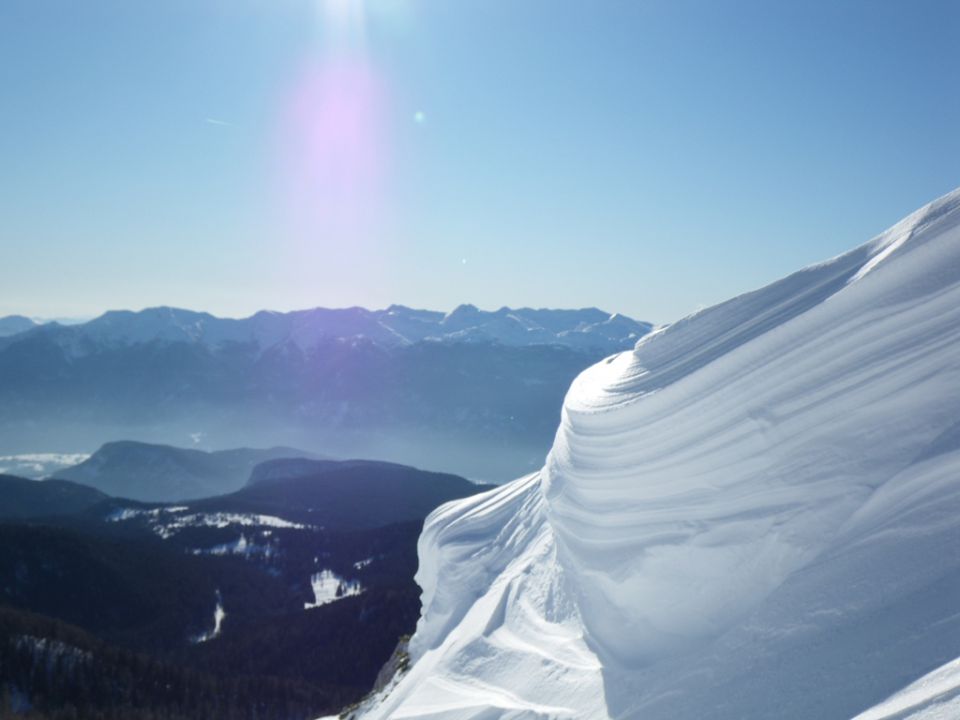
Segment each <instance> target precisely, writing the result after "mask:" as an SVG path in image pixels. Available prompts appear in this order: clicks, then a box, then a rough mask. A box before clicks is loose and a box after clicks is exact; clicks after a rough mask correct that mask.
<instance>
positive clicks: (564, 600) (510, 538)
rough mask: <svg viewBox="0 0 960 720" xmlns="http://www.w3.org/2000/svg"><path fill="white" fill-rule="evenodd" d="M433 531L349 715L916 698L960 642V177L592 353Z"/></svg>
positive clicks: (602, 710) (678, 712) (477, 718)
mask: <svg viewBox="0 0 960 720" xmlns="http://www.w3.org/2000/svg"><path fill="white" fill-rule="evenodd" d="M419 552H420V568H419V570H418V574H417V582H418V583H419V584H420V586H421V587H422V589H423V595H422V600H423V608H424V609H423V616H422V617H421V619H420V622H419V624H418V627H417V631H416V634H415V635H414V637H413V638H412V640H411V642H410V654H411V659H412V661H413V665H412V667H411V669H410V670H409V672H408V673H406V674H405V675H404V676H403V677H402V678H401V679H400V680H399V681H398V682H397V683H396V684H395V687H393V688H392V690H390V691H389V692H384V693H380V694H379V695H378V696H376V697H375V698H373V699H371V700H369V701H367V702H366V703H364V705H363V706H362V707H361V708H360V710H359V711H356V712H354V713H353V715H352V716H353V717H362V718H365V719H368V720H374V719H376V718H391V719H400V718H431V719H437V720H438V719H440V718H447V719H453V718H457V719H467V718H470V719H472V720H496V719H499V718H504V719H506V718H511V719H515V718H596V719H601V718H643V719H644V720H658V719H662V720H667V719H669V720H687V719H689V720H694V719H697V720H699V719H700V718H713V719H716V720H734V719H735V718H736V719H738V720H740V719H752V718H756V719H758V720H759V719H761V718H763V719H766V718H779V719H781V720H809V719H810V718H817V719H818V720H819V719H829V718H837V719H838V720H839V719H844V718H847V719H848V718H851V717H853V716H855V715H857V714H858V713H861V712H864V711H865V710H866V709H868V708H871V707H873V706H876V705H877V704H878V703H883V704H881V705H879V706H877V707H876V708H874V709H873V710H870V711H869V712H872V713H874V714H873V715H870V714H869V712H868V713H867V714H865V715H863V716H862V718H861V719H860V720H864V719H865V718H892V717H901V715H897V714H896V713H897V712H900V710H898V708H900V707H901V705H902V706H903V707H907V705H905V704H904V703H910V702H913V700H912V698H914V697H917V696H918V693H924V692H927V690H928V689H929V688H930V687H931V686H932V685H935V684H936V683H938V682H939V680H938V679H936V678H941V677H942V675H936V674H935V675H934V676H933V677H934V678H935V680H933V681H930V682H927V683H926V685H924V684H923V683H924V682H926V681H921V683H920V690H917V688H916V686H910V687H908V688H907V689H906V690H904V694H903V695H898V696H895V697H894V698H891V699H890V700H887V701H886V702H884V699H885V698H890V696H891V695H893V694H894V693H896V692H898V691H899V690H901V689H902V688H904V687H906V686H908V685H910V683H911V682H913V681H915V680H917V678H920V677H922V676H924V675H925V674H926V673H929V672H931V671H932V670H935V669H936V668H938V667H940V666H942V665H944V663H947V662H949V661H951V660H953V659H954V658H957V657H958V656H960V610H958V604H960V602H958V601H960V190H958V191H955V192H953V193H951V194H949V195H947V196H945V197H943V198H941V199H939V200H937V201H936V202H934V203H931V204H930V205H928V206H926V207H924V208H922V209H921V210H919V211H917V212H916V213H914V214H912V215H910V216H909V217H907V218H906V219H904V220H903V221H901V222H900V223H898V224H897V225H896V226H894V227H893V228H891V229H890V230H888V231H887V232H885V233H884V234H882V235H881V236H879V237H878V238H876V239H874V240H873V241H871V242H869V243H867V244H865V245H863V246H861V247H858V248H856V249H854V250H852V251H851V252H848V253H846V254H844V255H841V256H839V257H837V258H834V259H832V260H829V261H827V262H824V263H821V264H819V265H815V266H812V267H808V268H806V269H804V270H801V271H800V272H797V273H795V274H793V275H791V276H789V277H787V278H785V279H783V280H781V281H779V282H776V283H774V284H772V285H770V286H768V287H766V288H763V289H761V290H758V291H756V292H753V293H748V294H746V295H742V296H740V297H737V298H734V299H733V300H730V301H728V302H726V303H723V304H721V305H718V306H716V307H713V308H709V309H707V310H703V311H701V312H698V313H696V314H694V315H692V316H690V317H688V318H685V319H684V320H682V321H680V322H678V323H676V324H674V325H672V326H670V327H667V328H663V329H659V330H658V331H656V332H654V333H652V334H650V335H648V336H646V337H644V338H643V339H641V340H640V341H639V342H638V344H637V346H636V349H635V350H634V351H632V352H624V353H621V354H619V355H616V356H613V357H611V358H608V359H607V360H606V361H604V362H601V363H599V364H597V365H596V366H594V367H592V368H590V369H589V370H587V371H585V372H584V373H583V374H582V375H581V376H580V377H579V378H578V379H577V380H576V381H575V382H574V384H573V386H572V387H571V388H570V391H569V393H568V395H567V398H566V401H565V404H564V410H563V415H562V420H561V425H560V428H559V430H558V432H557V436H556V440H555V443H554V446H553V449H552V450H551V452H550V454H549V456H548V458H547V461H546V465H545V466H544V468H543V469H542V470H541V471H540V472H538V473H534V474H532V475H529V476H527V477H525V478H522V479H520V480H517V481H515V482H513V483H511V484H509V485H506V486H503V487H501V488H498V489H495V490H493V491H491V492H488V493H485V494H483V495H479V496H474V497H470V498H466V499H464V500H460V501H456V502H454V503H450V504H447V505H444V506H442V507H441V508H439V509H438V510H437V511H435V512H434V513H433V514H432V515H431V516H430V517H429V518H428V520H427V522H426V525H425V528H424V531H423V534H422V536H421V538H420V545H419ZM950 667H952V666H948V669H947V670H944V671H942V672H943V673H945V674H946V675H947V676H949V678H951V679H949V682H953V679H952V678H954V677H955V675H953V674H952V673H953V672H954V671H955V668H954V670H949V668H950ZM938 672H940V671H938ZM945 682H947V681H945ZM937 687H939V685H937ZM954 687H955V685H954ZM947 692H948V694H949V692H953V691H947ZM938 693H939V691H938V690H937V688H936V687H934V688H933V689H932V690H930V691H929V693H928V696H929V698H934V696H936V697H940V696H941V695H942V693H939V694H938ZM928 696H924V697H928ZM896 698H901V700H897V701H896V702H894V701H895V700H896ZM902 698H906V699H905V700H904V699H902ZM941 699H943V700H944V702H954V701H955V699H954V697H953V696H949V697H946V698H945V699H944V698H941ZM921 702H927V703H928V706H925V708H926V709H925V710H924V711H926V710H930V711H931V712H933V711H934V710H933V708H935V706H934V704H931V703H932V702H933V700H929V699H928V700H921ZM938 702H939V701H938ZM891 703H893V704H891ZM896 703H901V704H900V705H898V704H896ZM884 713H886V714H884ZM891 713H892V714H891ZM949 716H950V717H960V715H958V714H953V715H949ZM903 717H911V716H909V715H904V716H903ZM917 717H918V718H919V717H924V718H932V717H939V716H937V715H930V714H928V715H917Z"/></svg>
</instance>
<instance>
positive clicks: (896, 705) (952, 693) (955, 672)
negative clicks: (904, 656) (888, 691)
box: [854, 659, 960, 720]
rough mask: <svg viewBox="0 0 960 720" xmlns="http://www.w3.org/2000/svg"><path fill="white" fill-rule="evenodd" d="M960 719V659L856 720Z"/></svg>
mask: <svg viewBox="0 0 960 720" xmlns="http://www.w3.org/2000/svg"><path fill="white" fill-rule="evenodd" d="M957 718H960V659H957V660H954V661H953V662H949V663H947V664H946V665H944V666H943V667H940V668H937V669H936V670H934V671H933V672H932V673H930V674H928V675H924V676H923V677H922V678H920V679H919V680H917V681H916V682H915V683H912V684H911V685H910V686H909V687H906V688H904V689H903V690H901V691H900V692H898V693H897V694H896V695H894V696H893V697H891V698H889V699H888V700H885V701H884V702H882V703H880V704H879V705H877V706H875V707H872V708H870V709H869V710H867V711H866V712H865V713H861V714H860V715H857V717H856V718H854V720H956V719H957Z"/></svg>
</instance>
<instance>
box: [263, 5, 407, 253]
mask: <svg viewBox="0 0 960 720" xmlns="http://www.w3.org/2000/svg"><path fill="white" fill-rule="evenodd" d="M319 9H320V12H319V38H318V40H319V42H318V46H317V47H316V48H315V52H314V53H313V55H312V56H311V57H309V58H306V59H305V61H304V63H303V68H302V70H301V72H300V75H299V77H298V78H297V79H296V81H295V82H294V83H293V85H292V87H291V90H290V92H289V94H288V97H287V99H286V101H285V104H284V112H283V115H282V118H281V127H280V144H281V148H282V151H281V153H280V155H281V163H282V167H281V177H282V184H281V192H282V194H283V205H284V207H285V214H286V217H287V220H288V222H287V223H286V225H287V228H288V230H290V231H292V232H293V235H294V237H295V238H297V239H298V240H299V243H298V244H299V246H300V248H299V251H298V253H297V254H298V255H299V256H300V259H301V260H312V259H321V258H322V259H323V260H325V261H329V260H331V259H332V258H333V257H334V256H340V257H342V258H344V259H348V258H349V256H351V255H353V256H357V254H358V252H359V253H363V252H364V251H365V250H368V249H369V245H370V244H371V243H372V242H373V241H374V239H375V236H376V235H377V234H378V232H379V230H381V225H382V222H383V215H384V212H385V202H384V184H385V182H386V168H387V155H388V151H389V147H388V145H389V143H388V142H387V137H386V134H387V133H386V130H387V123H386V117H387V113H388V110H387V107H386V105H387V100H386V92H385V89H384V83H383V81H382V79H381V76H380V73H379V72H378V69H377V67H376V65H375V63H374V62H373V61H372V58H371V55H370V53H369V52H368V51H367V48H366V38H365V32H364V30H365V22H366V16H365V10H364V4H363V3H362V2H357V1H356V0H353V1H351V0H322V2H321V3H320V5H319Z"/></svg>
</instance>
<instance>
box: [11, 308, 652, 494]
mask: <svg viewBox="0 0 960 720" xmlns="http://www.w3.org/2000/svg"><path fill="white" fill-rule="evenodd" d="M648 330H650V325H649V324H648V323H642V322H637V321H634V320H631V319H629V318H626V317H624V316H622V315H611V314H610V313H606V312H603V311H600V310H596V309H585V310H529V309H520V310H510V309H508V308H504V309H502V310H498V311H496V312H484V311H481V310H478V309H477V308H475V307H472V306H467V305H464V306H461V307H459V308H457V309H456V310H454V311H453V312H451V313H447V314H444V313H439V312H432V311H427V310H410V309H409V308H403V307H400V306H392V307H390V308H387V309H386V310H377V311H370V310H364V309H362V308H350V309H345V310H325V309H315V310H307V311H303V312H293V313H285V314H282V313H270V312H261V313H258V314H256V315H254V316H252V317H250V318H246V319H244V320H230V319H223V318H216V317H214V316H212V315H209V314H206V313H195V312H190V311H186V310H176V309H172V308H157V309H153V310H144V311H142V312H138V313H134V312H110V313H107V314H105V315H103V316H101V317H99V318H97V319H95V320H92V321H90V322H87V323H85V324H82V325H75V326H69V327H66V326H62V325H59V324H56V323H49V324H45V325H43V326H41V327H38V328H34V329H32V330H29V331H27V332H24V333H20V334H17V335H14V336H11V337H6V338H0V455H2V456H14V455H23V454H30V455H36V454H37V453H50V452H53V451H57V452H65V451H69V452H81V451H82V452H91V451H93V450H94V449H96V448H97V447H99V446H100V445H102V444H104V443H106V442H110V441H112V440H117V439H119V438H124V439H131V440H139V441H143V442H149V443H161V444H166V445H174V446H190V445H198V446H202V447H204V448H208V449H212V448H231V447H238V446H253V447H262V446H265V445H286V446H293V447H302V448H306V449H310V450H315V451H317V452H320V453H321V454H326V455H332V456H338V457H369V458H379V459H384V460H392V461H395V462H401V463H404V464H410V465H416V466H420V467H430V468H434V469H438V470H447V471H450V472H456V473H458V474H463V475H468V476H470V477H472V478H474V479H478V480H496V481H503V480H509V479H511V478H513V477H516V476H517V475H519V474H521V473H524V472H529V471H530V470H533V469H535V468H537V467H539V466H540V465H541V464H542V462H543V458H544V456H545V455H546V452H547V450H548V449H549V447H550V442H551V440H552V437H553V432H554V429H555V428H556V423H557V421H558V420H559V416H560V407H561V405H562V402H563V395H564V393H565V392H566V389H567V388H568V387H569V385H570V382H571V381H572V380H573V378H574V377H576V375H577V374H579V373H580V372H581V371H582V370H583V369H584V368H586V367H588V366H590V365H592V364H593V363H594V362H596V361H597V360H599V359H600V358H602V357H604V356H606V355H608V354H610V353H611V352H614V351H617V350H624V349H627V348H630V347H632V346H633V345H634V343H635V342H636V340H637V338H638V337H640V336H641V335H643V334H645V333H646V332H647V331H648ZM51 442H53V443H54V445H53V446H51V444H50V443H51Z"/></svg>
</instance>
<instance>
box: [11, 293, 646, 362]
mask: <svg viewBox="0 0 960 720" xmlns="http://www.w3.org/2000/svg"><path fill="white" fill-rule="evenodd" d="M24 321H25V323H26V324H24ZM35 327H36V325H35V324H34V323H33V321H31V320H29V319H28V318H21V317H18V316H11V317H9V318H2V319H0V336H4V335H13V334H15V333H18V332H23V331H28V330H31V329H34V328H35ZM651 328H652V326H651V325H650V323H646V322H640V321H637V320H633V319H631V318H627V317H625V316H623V315H611V314H610V313H607V312H604V311H602V310H598V309H596V308H585V309H582V310H544V309H541V310H534V309H531V308H519V309H512V308H507V307H503V308H500V309H499V310H496V311H492V312H488V311H484V310H479V309H478V308H476V307H474V306H473V305H460V306H459V307H457V308H456V309H454V310H453V311H451V312H449V313H446V314H444V313H442V312H435V311H430V310H414V309H411V308H408V307H404V306H402V305H391V306H390V307H388V308H387V309H385V310H367V309H365V308H360V307H352V308H343V309H328V308H313V309H311V310H299V311H294V312H288V313H279V312H271V311H261V312H258V313H257V314H255V315H252V316H250V317H248V318H242V319H232V318H219V317H215V316H213V315H211V314H209V313H205V312H194V311H192V310H182V309H179V308H171V307H158V308H149V309H147V310H141V311H139V312H132V311H129V310H112V311H110V312H107V313H104V314H103V315H101V316H100V317H98V318H95V319H93V320H90V321H89V322H86V323H81V324H78V325H72V326H69V327H64V326H61V325H57V326H56V327H48V328H45V332H46V334H47V335H48V336H49V337H53V338H55V339H56V341H57V342H58V343H60V344H62V345H64V346H66V347H69V348H71V350H72V352H73V353H74V355H76V356H83V355H87V354H90V353H92V352H96V351H97V350H98V349H99V348H101V347H103V346H107V347H117V346H129V345H138V344H144V343H151V342H167V343H171V342H188V343H192V344H198V345H202V346H204V347H207V348H212V349H216V348H219V347H222V346H224V345H228V344H241V345H252V346H255V347H256V348H257V349H259V350H260V351H262V352H265V351H267V350H269V349H270V348H273V347H276V346H279V345H292V346H294V347H296V348H297V349H298V350H300V351H309V350H311V349H313V348H315V347H316V346H317V345H318V344H320V343H322V342H324V341H329V340H334V339H335V340H347V341H351V340H368V341H372V342H374V343H376V344H379V345H383V346H386V347H395V346H401V345H411V344H413V343H417V342H423V341H433V342H447V343H451V342H494V343H500V344H503V345H509V346H518V347H524V346H530V345H564V346H567V347H572V348H585V349H593V350H601V351H608V352H614V351H617V350H621V349H623V347H624V345H625V343H632V342H635V341H636V340H638V339H639V338H640V337H642V336H643V335H645V334H647V333H648V332H649V331H650V330H651Z"/></svg>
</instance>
